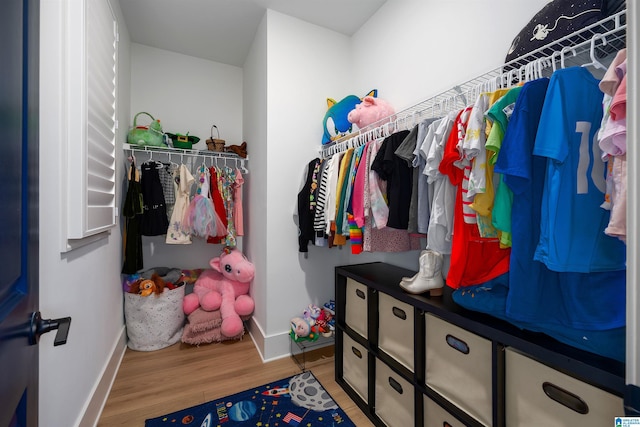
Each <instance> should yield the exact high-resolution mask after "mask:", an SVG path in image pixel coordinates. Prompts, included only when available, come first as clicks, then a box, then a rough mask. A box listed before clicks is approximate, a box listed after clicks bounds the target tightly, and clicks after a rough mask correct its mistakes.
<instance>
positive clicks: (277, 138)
mask: <svg viewBox="0 0 640 427" xmlns="http://www.w3.org/2000/svg"><path fill="white" fill-rule="evenodd" d="M266 16H267V17H266V22H267V24H266V27H267V29H266V39H267V42H266V52H267V55H266V63H267V66H266V85H267V88H266V91H267V92H266V93H267V101H266V117H267V129H266V131H267V133H266V140H265V141H264V146H261V148H260V159H259V161H260V162H263V163H264V164H263V167H264V168H265V169H260V171H261V174H260V175H259V176H256V175H253V176H252V177H251V179H252V182H255V180H256V179H260V180H261V184H260V190H259V191H260V194H256V191H257V190H258V188H257V187H253V186H252V187H251V191H250V197H251V205H250V209H251V217H252V219H251V221H252V224H255V225H252V230H254V231H253V232H255V229H256V227H262V228H263V229H264V233H265V237H264V238H265V241H264V242H253V241H252V244H251V245H250V247H251V252H252V253H251V255H252V257H253V259H254V262H256V263H258V264H260V265H261V266H263V268H262V269H261V270H260V272H261V274H260V275H257V276H256V279H255V280H254V289H255V291H254V292H259V295H260V298H263V300H262V301H259V302H258V304H260V305H262V306H263V307H264V311H262V310H261V311H258V312H257V313H256V314H257V316H256V322H258V323H259V324H260V329H261V332H262V333H263V334H264V338H266V339H264V338H259V339H257V341H260V340H262V339H264V345H263V347H262V348H261V349H260V350H261V352H262V356H263V357H264V358H265V359H271V358H274V357H278V356H283V355H286V354H288V352H289V338H288V332H289V320H290V319H291V317H293V316H296V315H299V314H301V312H302V310H303V309H304V308H305V307H306V306H307V305H308V304H309V303H315V304H318V305H322V304H323V303H324V302H325V301H327V300H328V299H329V298H330V297H333V266H335V265H337V264H341V263H343V262H342V261H341V260H342V259H344V251H339V250H338V249H332V250H328V249H326V248H323V249H321V250H317V251H316V250H315V249H318V248H311V251H310V253H309V258H308V259H305V258H304V257H303V256H302V255H300V254H299V253H298V239H297V235H298V233H297V227H296V225H295V223H294V222H293V212H294V208H295V206H296V195H297V193H298V190H299V185H300V180H301V176H302V175H303V173H304V169H305V165H306V164H307V163H308V162H309V161H310V160H311V159H313V158H314V157H317V156H318V147H319V145H320V141H321V137H322V119H323V117H324V114H325V112H326V109H327V104H326V99H327V98H328V97H330V98H335V99H341V98H342V97H344V96H346V95H348V94H350V93H351V92H350V88H351V71H350V70H351V60H350V56H349V39H348V38H347V37H346V36H343V35H341V34H338V33H336V32H333V31H329V30H326V29H324V28H320V27H318V26H315V25H312V24H309V23H306V22H304V21H301V20H298V19H295V18H291V17H289V16H286V15H283V14H281V13H278V12H275V11H272V10H268V11H267V15H266ZM261 37H262V36H261ZM260 43H263V42H262V41H261V42H260ZM247 125H248V123H247ZM261 144H262V142H261ZM257 168H258V167H256V169H257ZM256 216H257V218H256ZM254 237H255V236H252V238H254ZM263 245H264V246H263ZM254 247H255V248H259V249H260V250H261V251H262V250H263V248H264V250H263V252H258V249H256V250H255V251H254V250H253V248H254ZM256 295H258V294H257V293H256ZM252 333H253V332H252Z"/></svg>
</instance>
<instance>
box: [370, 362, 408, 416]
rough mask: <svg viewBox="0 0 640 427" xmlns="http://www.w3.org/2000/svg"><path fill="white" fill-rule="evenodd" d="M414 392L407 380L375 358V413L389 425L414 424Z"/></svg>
mask: <svg viewBox="0 0 640 427" xmlns="http://www.w3.org/2000/svg"><path fill="white" fill-rule="evenodd" d="M414 399H415V392H414V388H413V385H411V383H409V381H407V380H405V379H404V378H402V377H401V376H400V375H398V374H396V373H395V372H394V371H393V370H392V369H391V368H390V367H389V366H387V364H386V363H384V362H383V361H381V360H380V359H376V398H375V413H376V416H377V417H378V418H380V419H381V420H382V422H383V423H384V424H385V425H387V426H389V427H407V426H413V425H415V421H414V420H415V400H414Z"/></svg>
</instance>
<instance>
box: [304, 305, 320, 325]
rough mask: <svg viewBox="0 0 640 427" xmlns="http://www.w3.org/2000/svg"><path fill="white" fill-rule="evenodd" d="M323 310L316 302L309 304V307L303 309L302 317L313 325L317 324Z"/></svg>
mask: <svg viewBox="0 0 640 427" xmlns="http://www.w3.org/2000/svg"><path fill="white" fill-rule="evenodd" d="M320 313H321V310H320V308H319V307H317V306H316V305H314V304H309V305H308V306H307V308H305V309H304V310H302V317H303V319H305V320H306V321H307V322H309V324H310V325H311V326H313V325H315V324H316V319H317V318H318V317H319V316H320Z"/></svg>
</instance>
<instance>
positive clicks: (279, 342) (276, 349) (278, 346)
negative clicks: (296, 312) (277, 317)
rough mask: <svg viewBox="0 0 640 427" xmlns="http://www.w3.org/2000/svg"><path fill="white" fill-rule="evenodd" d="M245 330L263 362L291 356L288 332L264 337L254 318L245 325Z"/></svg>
mask: <svg viewBox="0 0 640 427" xmlns="http://www.w3.org/2000/svg"><path fill="white" fill-rule="evenodd" d="M247 330H248V331H249V335H250V336H251V339H252V340H253V343H254V344H255V346H256V348H257V349H258V353H259V354H260V357H261V358H262V361H263V362H265V363H266V362H270V361H273V360H277V359H282V358H283V357H289V356H290V355H291V348H290V339H289V331H286V332H282V333H279V334H275V335H270V336H266V335H265V333H264V330H263V329H262V327H261V326H260V324H259V323H258V322H256V320H255V317H252V318H251V320H250V321H249V322H248V324H247Z"/></svg>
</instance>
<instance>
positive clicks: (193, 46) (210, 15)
mask: <svg viewBox="0 0 640 427" xmlns="http://www.w3.org/2000/svg"><path fill="white" fill-rule="evenodd" d="M119 1H120V7H121V9H122V13H123V15H124V19H125V23H126V26H127V29H128V30H129V35H130V37H131V41H132V42H134V43H140V44H144V45H147V46H152V47H156V48H159V49H165V50H169V51H172V52H178V53H182V54H184V55H189V56H194V57H197V58H204V59H208V60H211V61H216V62H221V63H223V64H229V65H235V66H237V67H242V65H243V64H244V60H245V58H246V56H247V54H248V53H249V49H250V48H251V44H252V42H253V38H254V36H255V34H256V31H257V29H258V26H259V25H260V21H261V20H262V17H263V15H264V13H265V11H266V10H267V9H272V10H275V11H277V12H280V13H283V14H285V15H289V16H292V17H295V18H298V19H301V20H303V21H306V22H309V23H312V24H316V25H319V26H321V27H324V28H327V29H330V30H333V31H336V32H339V33H342V34H345V35H347V36H351V35H353V34H354V33H355V32H356V31H357V30H358V29H359V28H360V27H361V26H362V25H363V24H364V23H365V22H367V20H368V19H369V18H370V17H371V16H372V15H373V14H374V13H375V12H376V11H377V10H378V9H379V8H380V7H381V6H382V5H383V4H384V3H385V1H386V0H119Z"/></svg>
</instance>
